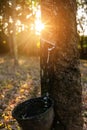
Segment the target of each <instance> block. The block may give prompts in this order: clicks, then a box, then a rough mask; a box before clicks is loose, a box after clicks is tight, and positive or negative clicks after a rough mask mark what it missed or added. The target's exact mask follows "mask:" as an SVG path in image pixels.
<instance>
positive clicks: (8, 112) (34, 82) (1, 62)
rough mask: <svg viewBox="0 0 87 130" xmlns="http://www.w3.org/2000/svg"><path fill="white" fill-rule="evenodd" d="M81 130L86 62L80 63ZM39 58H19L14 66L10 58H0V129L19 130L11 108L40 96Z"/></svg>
mask: <svg viewBox="0 0 87 130" xmlns="http://www.w3.org/2000/svg"><path fill="white" fill-rule="evenodd" d="M80 70H81V83H82V95H83V96H82V100H83V113H82V114H83V118H84V127H83V130H87V61H86V60H81V61H80ZM40 88H41V86H40V59H39V57H24V56H21V57H19V65H18V66H14V60H13V58H11V57H10V56H0V129H1V130H20V127H19V125H18V124H17V122H16V120H15V119H13V117H12V110H13V108H14V107H15V106H16V105H17V104H18V103H20V102H23V101H25V100H27V99H30V98H34V97H38V96H40V94H41V89H40Z"/></svg>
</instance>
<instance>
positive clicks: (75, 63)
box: [41, 0, 83, 130]
mask: <svg viewBox="0 0 87 130" xmlns="http://www.w3.org/2000/svg"><path fill="white" fill-rule="evenodd" d="M41 9H42V21H43V22H44V23H46V25H45V29H44V30H43V32H42V37H41V39H44V40H43V41H45V43H44V44H47V43H46V41H50V42H51V43H55V49H54V51H53V52H52V53H51V56H50V60H49V61H50V62H49V63H50V64H51V63H52V67H50V71H49V70H46V71H48V73H49V72H50V73H51V75H52V74H53V77H54V78H52V76H51V78H50V76H48V78H49V81H51V84H50V82H49V83H48V85H45V86H44V85H42V86H41V87H43V88H42V95H43V94H44V92H47V91H48V92H49V94H50V96H51V97H52V98H53V99H54V109H55V115H56V116H55V122H58V121H60V122H61V124H62V125H63V126H64V129H66V130H82V127H83V120H82V115H81V110H82V86H81V77H80V71H79V57H78V49H77V44H78V35H77V27H76V26H77V25H76V0H50V1H49V0H42V2H41ZM46 27H48V28H46ZM49 27H50V28H49ZM41 44H43V43H42V41H41ZM44 51H45V50H43V48H42V50H41V53H43V52H44ZM41 58H43V57H41ZM41 61H43V59H41ZM41 63H42V62H41ZM50 64H47V65H48V66H49V65H50ZM47 65H46V64H45V65H44V63H43V65H42V66H45V67H46V66H47ZM42 66H41V67H42ZM45 67H44V68H45ZM48 68H49V67H48ZM42 69H43V68H42ZM43 71H44V70H43ZM44 76H45V75H42V80H43V79H44ZM43 82H46V78H45V79H44V81H43ZM47 87H49V89H48V88H47ZM44 90H45V91H44ZM54 129H55V130H59V128H58V125H57V123H55V125H54Z"/></svg>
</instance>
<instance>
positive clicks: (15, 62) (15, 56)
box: [12, 0, 18, 65]
mask: <svg viewBox="0 0 87 130" xmlns="http://www.w3.org/2000/svg"><path fill="white" fill-rule="evenodd" d="M15 8H16V1H15V0H13V38H12V39H13V51H14V64H15V65H18V48H17V40H16V25H15V24H16V13H15Z"/></svg>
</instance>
